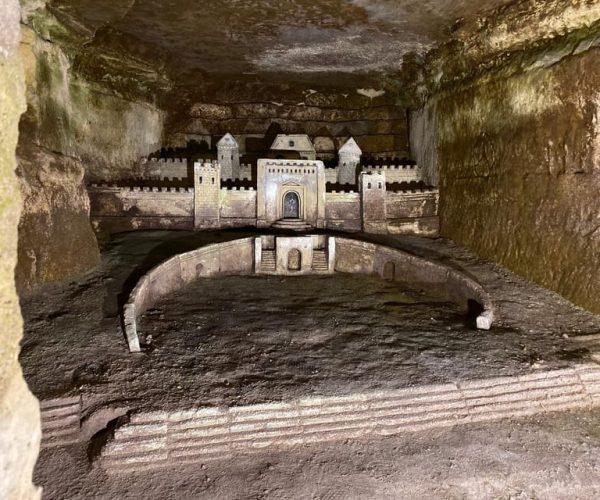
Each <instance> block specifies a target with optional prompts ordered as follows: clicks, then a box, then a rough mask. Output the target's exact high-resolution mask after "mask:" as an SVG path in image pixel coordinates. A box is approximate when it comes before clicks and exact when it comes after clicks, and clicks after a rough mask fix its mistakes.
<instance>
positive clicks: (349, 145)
mask: <svg viewBox="0 0 600 500" xmlns="http://www.w3.org/2000/svg"><path fill="white" fill-rule="evenodd" d="M338 154H350V155H359V156H360V155H362V150H361V149H360V148H359V147H358V144H357V142H356V141H355V140H354V137H350V139H348V140H347V141H346V143H345V144H344V145H343V146H342V147H341V148H340V150H339V151H338Z"/></svg>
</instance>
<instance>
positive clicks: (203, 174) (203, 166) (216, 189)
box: [194, 161, 221, 229]
mask: <svg viewBox="0 0 600 500" xmlns="http://www.w3.org/2000/svg"><path fill="white" fill-rule="evenodd" d="M220 191H221V167H220V166H219V164H218V163H217V162H213V163H205V162H201V161H200V162H196V163H194V228H195V229H205V228H214V227H219V224H220V217H219V213H220V210H221V207H220V201H219V193H220Z"/></svg>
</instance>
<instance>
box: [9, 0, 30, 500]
mask: <svg viewBox="0 0 600 500" xmlns="http://www.w3.org/2000/svg"><path fill="white" fill-rule="evenodd" d="M18 39H19V6H18V3H17V2H16V0H14V1H13V0H8V1H3V2H2V3H0V497H1V498H10V499H34V498H39V495H40V492H39V491H38V490H37V488H35V487H34V486H33V484H32V481H31V477H32V473H33V466H34V464H35V460H36V458H37V454H38V449H39V443H40V417H39V408H38V404H37V401H36V400H35V398H34V397H33V396H32V395H31V393H30V392H29V389H28V388H27V386H26V384H25V381H24V380H23V376H22V374H21V368H20V367H19V363H18V360H17V356H18V353H19V341H20V339H21V334H22V318H21V312H20V309H19V302H18V298H17V294H16V291H15V284H14V274H13V271H14V266H15V263H16V260H17V223H18V220H19V211H20V202H21V200H20V198H19V195H18V192H19V191H18V186H17V179H16V177H15V174H14V169H15V148H16V145H17V132H18V122H19V116H20V115H21V113H22V112H23V111H24V109H25V89H24V83H23V69H22V66H21V63H20V60H19V58H18V51H17V49H18V46H17V43H18Z"/></svg>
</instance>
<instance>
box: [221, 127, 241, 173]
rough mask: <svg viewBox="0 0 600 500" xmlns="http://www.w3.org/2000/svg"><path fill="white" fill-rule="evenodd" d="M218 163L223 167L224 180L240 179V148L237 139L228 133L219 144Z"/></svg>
mask: <svg viewBox="0 0 600 500" xmlns="http://www.w3.org/2000/svg"><path fill="white" fill-rule="evenodd" d="M217 155H218V157H217V161H218V162H219V163H220V165H221V174H222V175H223V179H239V177H240V146H239V144H238V142H237V141H236V140H235V138H234V137H233V136H232V135H231V134H229V133H227V134H225V135H224V136H223V137H222V138H221V140H220V141H219V142H217Z"/></svg>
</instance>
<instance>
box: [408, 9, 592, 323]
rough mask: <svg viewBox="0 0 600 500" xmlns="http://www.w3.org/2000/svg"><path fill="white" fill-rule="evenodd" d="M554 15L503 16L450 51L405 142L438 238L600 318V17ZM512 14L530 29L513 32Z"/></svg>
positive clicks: (574, 12) (586, 12)
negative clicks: (425, 185)
mask: <svg viewBox="0 0 600 500" xmlns="http://www.w3.org/2000/svg"><path fill="white" fill-rule="evenodd" d="M556 8H557V3H556V2H545V3H543V2H533V3H531V4H530V5H529V7H528V9H529V10H527V11H526V12H521V14H520V16H521V17H519V16H517V13H518V12H520V11H519V10H512V9H511V10H507V11H501V12H499V13H498V14H497V17H496V18H495V19H494V18H488V19H486V20H485V22H483V21H482V23H480V26H483V27H480V28H479V30H478V31H477V30H476V31H475V32H474V33H471V34H470V35H468V36H467V35H465V34H464V32H463V33H461V34H460V35H459V36H457V40H455V42H454V45H452V46H448V47H445V48H444V49H443V50H442V51H441V54H442V55H440V56H438V57H439V59H436V60H434V63H433V67H434V68H436V71H438V73H436V75H435V78H434V80H435V83H432V84H431V85H432V87H430V92H431V95H430V98H429V100H428V102H427V104H426V105H425V106H424V108H423V109H422V110H420V111H419V112H417V113H415V114H414V115H413V137H412V141H413V144H414V146H415V147H416V148H418V150H419V152H418V153H417V154H416V155H415V156H416V158H417V159H418V160H419V162H420V164H421V165H422V166H423V168H424V170H425V171H426V172H427V173H428V175H426V177H428V180H429V181H430V182H432V183H434V184H435V183H437V182H439V189H440V223H441V233H442V235H443V236H446V237H448V238H451V239H453V240H454V241H456V242H457V243H458V244H460V245H464V246H467V247H469V248H471V249H473V250H475V251H476V252H477V253H478V254H479V255H481V256H483V257H486V258H489V259H491V260H494V261H497V262H500V263H502V264H504V265H506V266H507V267H509V268H510V269H511V270H513V271H516V272H517V273H519V274H521V275H523V276H525V277H526V278H528V279H531V280H533V281H535V282H537V283H540V284H542V285H543V286H546V287H548V288H550V289H552V290H555V291H557V292H559V293H561V294H562V295H564V296H565V297H567V298H568V299H570V300H572V301H573V302H575V303H576V304H578V305H581V306H584V307H586V308H588V309H590V310H592V311H594V312H600V300H599V299H598V296H599V292H600V284H599V283H598V280H597V279H594V278H595V277H596V276H597V272H598V265H599V263H600V260H599V258H598V255H600V233H599V231H598V229H599V227H600V221H599V219H598V211H599V209H600V202H599V201H598V195H597V193H598V191H599V188H600V177H599V176H598V168H599V160H600V153H599V151H600V149H599V148H600V130H599V129H598V118H599V116H600V97H599V96H600V84H599V83H598V82H600V72H599V70H598V67H597V61H598V57H599V55H600V49H598V48H595V46H596V45H597V44H598V33H599V31H598V28H597V22H598V19H600V12H599V11H598V7H597V6H595V5H592V4H589V3H585V2H572V5H571V6H570V7H569V8H567V9H566V11H564V12H562V13H561V14H560V16H558V17H557V13H556V12H555V11H556ZM519 9H524V7H523V6H522V5H521V6H520V7H519ZM515 16H517V17H518V18H519V19H520V21H519V22H521V23H522V22H523V20H524V19H530V20H531V21H532V22H533V23H534V26H532V27H531V28H530V29H528V30H526V31H525V32H520V31H519V30H515V31H512V30H508V29H507V28H506V26H507V25H509V23H510V22H513V21H514V19H515ZM511 20H513V21H511ZM472 28H473V27H472ZM571 30H575V31H571ZM502 33H504V37H502V36H501V34H502ZM565 33H566V34H565ZM492 35H493V37H496V38H498V39H499V40H500V41H498V43H497V44H494V45H493V46H491V45H488V42H489V37H492ZM496 38H494V39H496ZM475 42H477V43H475ZM529 45H530V46H529ZM528 46H529V47H528ZM498 48H501V49H502V50H504V51H505V52H502V55H501V56H500V55H498V54H499V53H500V52H498ZM461 50H462V51H461Z"/></svg>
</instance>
